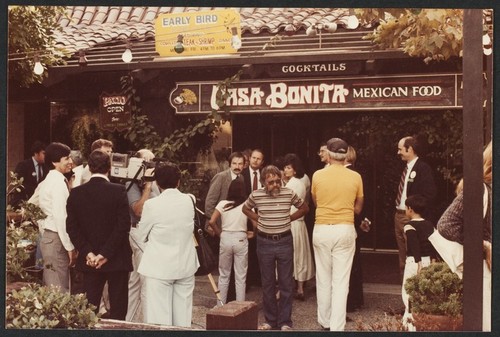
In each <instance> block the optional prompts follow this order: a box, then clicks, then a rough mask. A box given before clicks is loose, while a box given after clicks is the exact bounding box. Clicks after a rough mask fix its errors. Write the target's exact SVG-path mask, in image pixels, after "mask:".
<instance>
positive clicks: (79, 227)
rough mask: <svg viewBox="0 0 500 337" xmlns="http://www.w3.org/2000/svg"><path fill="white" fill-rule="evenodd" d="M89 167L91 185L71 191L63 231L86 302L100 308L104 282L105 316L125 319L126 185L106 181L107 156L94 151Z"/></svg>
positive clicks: (127, 266)
mask: <svg viewBox="0 0 500 337" xmlns="http://www.w3.org/2000/svg"><path fill="white" fill-rule="evenodd" d="M88 166H89V169H90V172H91V173H92V175H91V179H90V181H89V182H88V183H86V184H83V185H81V186H78V187H75V188H74V189H72V190H71V192H70V195H69V198H68V202H67V207H66V209H67V213H68V216H67V218H66V229H67V232H68V234H69V236H70V238H71V241H72V242H73V243H74V245H75V247H76V249H77V250H78V252H79V255H78V258H77V261H76V269H77V270H80V271H81V272H83V275H84V276H83V288H84V290H85V293H86V294H87V298H88V300H89V302H90V303H92V304H93V305H95V306H96V307H97V308H99V303H100V301H101V296H102V291H103V287H104V284H105V283H106V281H107V282H108V285H109V300H110V318H113V319H119V320H125V315H126V314H127V306H128V275H129V272H130V271H132V250H131V248H130V243H129V239H128V234H129V230H130V215H129V209H128V208H129V206H128V199H127V192H126V190H125V186H123V185H120V184H114V183H111V182H109V178H108V173H109V171H110V169H111V159H110V156H109V155H108V154H107V153H105V152H103V151H101V150H95V151H93V152H92V153H91V154H90V156H89V160H88ZM96 311H97V309H96Z"/></svg>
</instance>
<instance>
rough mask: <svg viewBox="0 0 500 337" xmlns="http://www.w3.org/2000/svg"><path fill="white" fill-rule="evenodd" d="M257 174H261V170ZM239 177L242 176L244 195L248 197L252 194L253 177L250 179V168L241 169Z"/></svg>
mask: <svg viewBox="0 0 500 337" xmlns="http://www.w3.org/2000/svg"><path fill="white" fill-rule="evenodd" d="M259 172H262V169H259ZM241 175H242V176H243V180H244V181H245V194H246V196H247V197H248V196H249V195H250V193H252V184H253V177H250V167H247V168H245V169H243V170H242V171H241ZM259 184H260V182H259Z"/></svg>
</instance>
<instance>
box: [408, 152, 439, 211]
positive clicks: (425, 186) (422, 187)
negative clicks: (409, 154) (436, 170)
mask: <svg viewBox="0 0 500 337" xmlns="http://www.w3.org/2000/svg"><path fill="white" fill-rule="evenodd" d="M406 190H407V191H406V197H409V196H410V195H415V194H420V195H422V196H424V197H425V198H426V199H427V202H428V203H429V205H432V203H434V201H435V199H436V194H437V188H436V183H435V182H434V174H433V173H432V169H431V167H430V166H429V164H427V163H426V162H424V161H423V160H422V159H420V158H419V159H417V162H416V163H415V165H413V168H412V170H411V171H410V175H409V178H408V185H407V188H406Z"/></svg>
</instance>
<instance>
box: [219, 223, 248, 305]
mask: <svg viewBox="0 0 500 337" xmlns="http://www.w3.org/2000/svg"><path fill="white" fill-rule="evenodd" d="M233 259H234V284H235V286H236V301H244V300H245V290H246V289H245V288H246V280H247V270H248V239H247V233H246V232H229V231H222V233H221V236H220V248H219V291H220V296H221V300H222V303H224V304H225V303H226V301H227V292H228V288H229V277H230V276H231V267H232V266H233Z"/></svg>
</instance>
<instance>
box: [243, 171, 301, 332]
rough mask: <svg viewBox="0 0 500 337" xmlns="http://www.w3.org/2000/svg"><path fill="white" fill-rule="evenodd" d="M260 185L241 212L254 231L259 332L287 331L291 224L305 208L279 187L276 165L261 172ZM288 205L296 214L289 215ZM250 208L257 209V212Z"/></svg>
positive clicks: (289, 324)
mask: <svg viewBox="0 0 500 337" xmlns="http://www.w3.org/2000/svg"><path fill="white" fill-rule="evenodd" d="M261 183H262V185H263V186H264V188H261V189H256V190H254V191H253V192H252V193H251V194H250V196H249V197H248V199H247V201H246V202H245V203H244V204H243V213H245V215H246V216H247V217H248V218H249V219H251V220H252V222H253V225H254V227H255V228H256V229H257V257H258V259H259V265H260V273H261V282H262V293H263V310H264V317H265V320H266V322H265V323H263V324H261V325H260V326H259V330H272V329H280V330H291V329H292V302H293V288H294V280H293V240H292V232H291V222H292V221H294V220H297V219H298V218H301V217H302V216H304V215H305V214H306V213H307V212H308V211H309V207H308V206H307V203H306V202H304V200H302V199H300V198H299V197H298V196H297V194H295V192H293V191H292V190H291V189H289V188H287V187H282V182H281V171H280V170H279V169H278V168H277V167H276V166H273V165H269V166H266V167H265V168H264V169H263V170H262V172H261ZM292 205H294V206H295V207H296V208H297V211H296V212H295V213H293V214H290V208H291V206H292ZM252 208H256V209H258V211H257V213H255V212H254V211H252ZM276 274H277V278H278V289H276ZM276 290H279V292H280V297H279V299H276Z"/></svg>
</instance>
